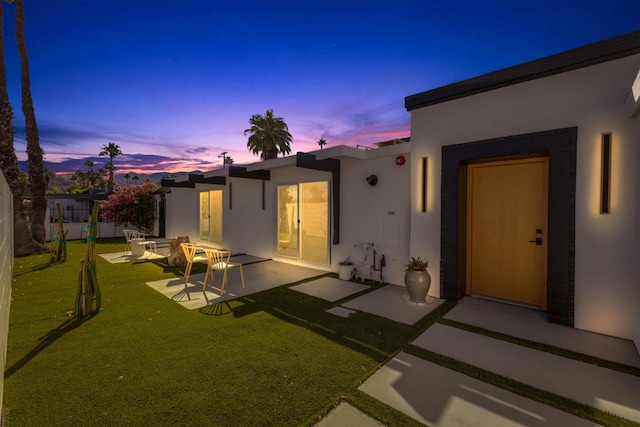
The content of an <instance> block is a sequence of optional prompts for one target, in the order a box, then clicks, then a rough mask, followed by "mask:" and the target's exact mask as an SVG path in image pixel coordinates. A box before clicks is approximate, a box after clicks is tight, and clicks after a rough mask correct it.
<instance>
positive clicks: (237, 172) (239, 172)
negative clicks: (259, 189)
mask: <svg viewBox="0 0 640 427" xmlns="http://www.w3.org/2000/svg"><path fill="white" fill-rule="evenodd" d="M229 178H247V179H261V180H263V181H269V180H271V171H270V170H266V169H260V170H256V171H251V172H248V171H247V168H245V167H242V166H232V165H230V166H229Z"/></svg>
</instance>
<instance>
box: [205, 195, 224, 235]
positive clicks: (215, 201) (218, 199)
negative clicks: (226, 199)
mask: <svg viewBox="0 0 640 427" xmlns="http://www.w3.org/2000/svg"><path fill="white" fill-rule="evenodd" d="M200 240H206V241H209V242H212V243H218V244H222V190H212V191H203V192H201V193H200Z"/></svg>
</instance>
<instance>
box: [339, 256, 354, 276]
mask: <svg viewBox="0 0 640 427" xmlns="http://www.w3.org/2000/svg"><path fill="white" fill-rule="evenodd" d="M350 258H351V257H350V256H348V257H346V258H345V259H344V260H342V261H340V262H339V263H338V278H339V279H341V280H351V277H352V276H353V262H351V259H350Z"/></svg>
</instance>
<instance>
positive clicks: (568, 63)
mask: <svg viewBox="0 0 640 427" xmlns="http://www.w3.org/2000/svg"><path fill="white" fill-rule="evenodd" d="M638 53H640V31H634V32H631V33H627V34H623V35H621V36H617V37H613V38H610V39H607V40H602V41H599V42H596V43H591V44H588V45H585V46H581V47H578V48H575V49H571V50H568V51H565V52H561V53H557V54H555V55H551V56H547V57H544V58H541V59H536V60H534V61H530V62H525V63H523V64H519V65H515V66H513V67H509V68H504V69H502V70H498V71H494V72H491V73H488V74H483V75H481V76H478V77H474V78H471V79H467V80H463V81H460V82H456V83H452V84H450V85H447V86H442V87H439V88H436V89H433V90H429V91H426V92H422V93H418V94H415V95H409V96H407V97H406V98H405V99H404V105H405V108H406V109H407V111H411V110H415V109H417V108H422V107H427V106H429V105H435V104H440V103H443V102H447V101H452V100H454V99H459V98H464V97H467V96H471V95H476V94H478V93H482V92H487V91H490V90H494V89H499V88H502V87H505V86H510V85H514V84H518V83H523V82H526V81H530V80H535V79H539V78H542V77H548V76H551V75H554V74H559V73H564V72H566V71H571V70H576V69H579V68H583V67H588V66H591V65H596V64H600V63H603V62H607V61H612V60H614V59H619V58H624V57H627V56H630V55H635V54H638Z"/></svg>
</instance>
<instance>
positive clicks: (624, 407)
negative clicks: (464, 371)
mask: <svg viewBox="0 0 640 427" xmlns="http://www.w3.org/2000/svg"><path fill="white" fill-rule="evenodd" d="M413 344H415V345H417V346H419V347H422V348H425V349H427V350H430V351H433V352H435V353H438V354H442V355H444V356H448V357H452V358H454V359H456V360H460V361H462V362H466V363H469V364H472V365H474V366H477V367H479V368H482V369H486V370H488V371H491V372H495V373H497V374H500V375H503V376H506V377H509V378H512V379H514V380H516V381H519V382H522V383H525V384H529V385H531V386H533V387H537V388H539V389H542V390H547V391H550V392H552V393H555V394H558V395H560V396H564V397H568V398H570V399H573V400H576V401H578V402H582V403H585V404H587V405H591V406H593V407H595V408H598V409H601V410H603V411H608V412H612V413H614V414H617V415H620V416H622V417H625V418H628V419H630V420H634V421H636V422H640V377H636V376H633V375H629V374H624V373H622V372H618V371H614V370H610V369H605V368H601V367H599V366H594V365H590V364H587V363H582V362H579V361H576V360H571V359H567V358H564V357H560V356H556V355H554V354H550V353H545V352H542V351H538V350H534V349H531V348H528V347H522V346H519V345H516V344H512V343H509V342H506V341H502V340H497V339H493V338H489V337H487V336H484V335H479V334H475V333H472V332H467V331H464V330H461V329H457V328H452V327H450V326H446V325H442V324H438V323H436V324H434V325H433V326H431V327H430V328H429V329H427V330H426V331H425V332H424V333H423V334H422V335H420V336H419V337H418V338H417V339H416V340H415V341H414V342H413Z"/></svg>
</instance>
